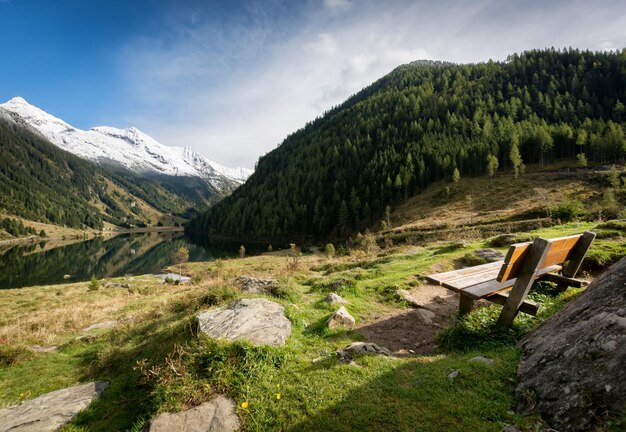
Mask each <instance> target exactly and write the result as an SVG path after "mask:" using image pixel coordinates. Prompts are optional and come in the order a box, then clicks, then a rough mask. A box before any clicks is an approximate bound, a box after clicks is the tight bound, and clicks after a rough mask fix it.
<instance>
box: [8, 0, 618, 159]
mask: <svg viewBox="0 0 626 432" xmlns="http://www.w3.org/2000/svg"><path fill="white" fill-rule="evenodd" d="M624 29H626V3H624V0H599V1H589V0H586V1H578V0H573V1H561V0H554V1H552V0H543V1H534V0H526V1H522V0H472V1H459V0H456V1H448V0H439V1H419V0H414V1H407V0H397V1H395V0H387V1H380V0H371V1H370V0H291V1H280V0H266V1H238V0H231V1H228V0H225V1H217V0H215V1H212V0H0V53H2V54H1V57H0V58H1V60H0V101H2V102H4V101H6V100H8V99H10V98H12V97H14V96H21V97H23V98H25V99H26V100H27V101H29V102H30V103H32V104H33V105H36V106H38V107H40V108H42V109H43V110H45V111H47V112H49V113H50V114H53V115H55V116H56V117H59V118H61V119H63V120H65V121H66V122H68V123H70V124H71V125H73V126H75V127H78V128H81V129H89V128H91V127H94V126H101V125H108V126H114V127H119V128H127V127H131V126H135V127H138V128H139V129H141V130H142V131H144V132H146V133H147V134H149V135H151V136H153V137H154V138H156V139H157V140H158V141H160V142H161V143H163V144H166V145H172V146H174V145H175V146H189V147H191V148H193V149H195V150H196V151H198V152H200V153H201V154H203V155H205V156H207V157H208V158H210V159H212V160H215V161H217V162H219V163H221V164H224V165H226V166H233V167H234V166H245V167H249V168H253V167H254V164H255V162H256V160H257V159H258V157H259V156H261V155H263V154H265V153H267V152H269V151H271V150H272V149H274V148H275V147H276V146H278V145H279V144H280V143H281V142H282V141H283V139H284V138H285V137H286V136H287V135H288V134H290V133H292V132H294V131H296V130H298V129H299V128H301V127H303V126H304V125H305V123H306V122H308V121H311V120H313V119H315V117H317V116H320V115H322V114H323V113H324V112H325V111H327V110H328V109H330V108H331V107H333V106H335V105H338V104H340V103H341V102H342V101H344V100H345V99H346V98H348V97H349V96H350V95H352V94H354V93H356V92H358V91H359V90H360V89H361V88H363V87H365V86H367V85H369V84H370V83H372V82H374V81H375V80H376V79H378V78H380V77H382V76H383V75H385V74H387V73H389V72H390V71H392V70H393V69H394V68H395V67H397V66H398V65H401V64H404V63H408V62H410V61H413V60H419V59H430V60H445V61H452V62H457V63H474V62H482V61H488V60H489V59H493V60H505V59H506V57H507V56H508V55H510V54H513V53H515V52H521V51H524V50H528V49H534V48H546V47H556V48H559V47H560V48H563V47H574V48H581V49H592V50H618V49H619V50H621V49H623V48H624V47H626V31H624Z"/></svg>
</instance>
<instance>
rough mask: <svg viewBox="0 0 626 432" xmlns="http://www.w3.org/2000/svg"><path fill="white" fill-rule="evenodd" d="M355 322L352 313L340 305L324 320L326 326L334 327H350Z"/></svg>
mask: <svg viewBox="0 0 626 432" xmlns="http://www.w3.org/2000/svg"><path fill="white" fill-rule="evenodd" d="M355 324H356V321H355V319H354V317H353V316H352V315H350V314H349V313H348V311H347V310H346V308H345V307H344V306H341V307H340V308H339V309H337V312H335V313H334V314H332V315H331V316H330V318H328V320H327V321H326V327H328V328H336V327H348V328H352V327H354V325H355Z"/></svg>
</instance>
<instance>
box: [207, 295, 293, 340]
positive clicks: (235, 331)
mask: <svg viewBox="0 0 626 432" xmlns="http://www.w3.org/2000/svg"><path fill="white" fill-rule="evenodd" d="M195 326H196V329H197V331H198V332H202V333H204V334H206V335H207V336H209V337H212V338H215V339H226V340H229V341H234V340H247V341H249V342H250V343H252V344H253V345H283V344H284V343H285V341H286V340H287V338H288V337H289V335H290V334H291V321H289V319H287V317H286V316H285V308H284V307H283V306H282V305H280V304H278V303H275V302H273V301H270V300H266V299H261V298H255V299H240V300H236V301H234V302H232V303H230V304H229V305H228V306H225V307H221V308H217V309H212V310H209V311H207V312H203V313H201V314H199V315H197V316H196V319H195Z"/></svg>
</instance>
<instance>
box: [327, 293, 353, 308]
mask: <svg viewBox="0 0 626 432" xmlns="http://www.w3.org/2000/svg"><path fill="white" fill-rule="evenodd" d="M324 301H325V302H326V303H329V304H331V305H334V304H348V301H347V300H345V299H344V298H343V297H341V296H340V295H337V294H335V293H330V294H328V295H327V296H326V297H324Z"/></svg>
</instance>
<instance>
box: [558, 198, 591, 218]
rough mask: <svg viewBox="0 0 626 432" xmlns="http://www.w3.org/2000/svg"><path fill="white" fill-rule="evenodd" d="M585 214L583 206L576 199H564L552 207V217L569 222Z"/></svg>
mask: <svg viewBox="0 0 626 432" xmlns="http://www.w3.org/2000/svg"><path fill="white" fill-rule="evenodd" d="M584 215H585V207H584V206H583V204H582V203H581V202H580V201H578V200H571V201H565V202H563V203H561V204H560V205H558V206H556V207H554V208H552V218H554V219H559V220H561V222H571V221H574V220H577V219H579V218H581V217H582V216H584Z"/></svg>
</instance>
